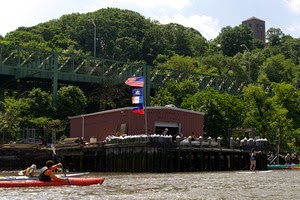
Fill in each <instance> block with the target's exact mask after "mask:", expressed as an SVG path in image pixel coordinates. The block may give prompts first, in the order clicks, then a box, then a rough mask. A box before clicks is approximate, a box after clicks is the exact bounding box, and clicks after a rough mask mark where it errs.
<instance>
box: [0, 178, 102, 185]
mask: <svg viewBox="0 0 300 200" xmlns="http://www.w3.org/2000/svg"><path fill="white" fill-rule="evenodd" d="M68 180H69V181H45V182H44V181H39V180H20V181H0V187H45V186H63V185H78V186H85V185H94V184H100V185H101V184H102V183H103V181H104V178H68Z"/></svg>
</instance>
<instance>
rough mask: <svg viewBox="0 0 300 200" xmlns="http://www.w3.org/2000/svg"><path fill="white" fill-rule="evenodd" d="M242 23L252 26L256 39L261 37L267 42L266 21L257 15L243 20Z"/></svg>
mask: <svg viewBox="0 0 300 200" xmlns="http://www.w3.org/2000/svg"><path fill="white" fill-rule="evenodd" d="M242 24H246V25H248V26H249V27H250V29H251V30H252V33H253V38H254V39H259V40H261V41H262V42H263V43H265V31H266V30H265V29H266V28H265V21H264V20H261V19H258V18H256V17H250V18H249V19H246V20H245V21H242Z"/></svg>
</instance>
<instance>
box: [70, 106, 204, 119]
mask: <svg viewBox="0 0 300 200" xmlns="http://www.w3.org/2000/svg"><path fill="white" fill-rule="evenodd" d="M133 108H134V107H124V108H117V109H112V110H105V111H101V112H95V113H89V114H83V115H77V116H71V117H69V119H75V118H80V117H88V116H93V115H101V114H106V113H113V112H120V111H127V110H130V111H131V110H132V109H133ZM144 108H145V109H146V110H176V111H181V112H187V113H193V114H199V115H204V112H198V111H193V110H186V109H182V108H177V107H175V106H170V105H167V106H149V107H144Z"/></svg>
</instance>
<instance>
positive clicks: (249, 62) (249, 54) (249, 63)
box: [241, 44, 251, 79]
mask: <svg viewBox="0 0 300 200" xmlns="http://www.w3.org/2000/svg"><path fill="white" fill-rule="evenodd" d="M241 47H245V48H246V49H247V51H248V70H249V78H250V79H251V73H250V65H251V51H250V49H249V48H248V47H247V46H246V45H245V44H241Z"/></svg>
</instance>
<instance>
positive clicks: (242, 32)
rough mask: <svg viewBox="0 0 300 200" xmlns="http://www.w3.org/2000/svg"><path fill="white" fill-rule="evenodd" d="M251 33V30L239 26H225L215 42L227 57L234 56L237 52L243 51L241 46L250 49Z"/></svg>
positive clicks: (242, 25)
mask: <svg viewBox="0 0 300 200" xmlns="http://www.w3.org/2000/svg"><path fill="white" fill-rule="evenodd" d="M252 40H253V37H252V31H251V29H250V28H249V27H248V26H246V25H244V24H241V25H239V26H235V27H233V28H232V27H230V26H226V27H224V28H222V30H221V32H220V34H219V35H218V37H217V38H216V41H217V42H218V43H219V44H220V48H221V49H222V51H223V53H224V54H225V55H227V56H234V55H235V54H237V53H238V52H240V51H242V50H244V48H243V47H242V46H241V45H246V46H247V47H248V48H250V49H251V48H252Z"/></svg>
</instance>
